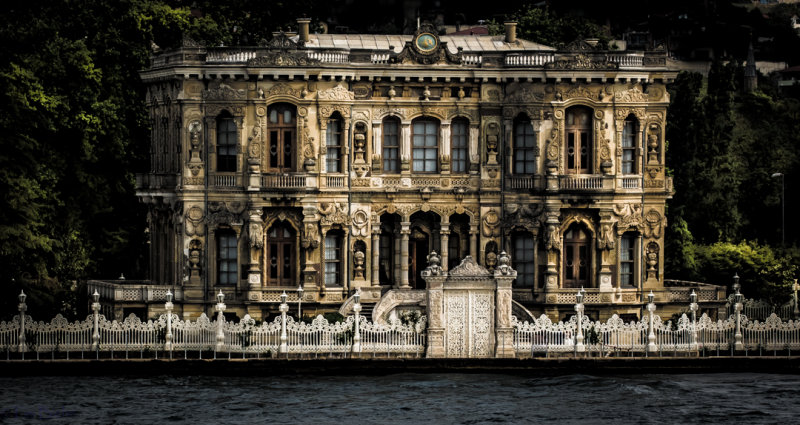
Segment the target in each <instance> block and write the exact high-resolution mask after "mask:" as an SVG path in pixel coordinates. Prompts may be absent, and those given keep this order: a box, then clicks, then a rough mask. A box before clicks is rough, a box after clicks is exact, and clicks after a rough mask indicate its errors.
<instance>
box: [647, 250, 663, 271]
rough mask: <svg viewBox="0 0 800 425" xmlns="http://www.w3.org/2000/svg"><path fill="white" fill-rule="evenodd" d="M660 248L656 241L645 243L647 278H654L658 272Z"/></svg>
mask: <svg viewBox="0 0 800 425" xmlns="http://www.w3.org/2000/svg"><path fill="white" fill-rule="evenodd" d="M659 251H660V248H659V246H658V244H657V243H655V242H650V243H649V244H647V278H648V279H656V278H657V274H658V253H659Z"/></svg>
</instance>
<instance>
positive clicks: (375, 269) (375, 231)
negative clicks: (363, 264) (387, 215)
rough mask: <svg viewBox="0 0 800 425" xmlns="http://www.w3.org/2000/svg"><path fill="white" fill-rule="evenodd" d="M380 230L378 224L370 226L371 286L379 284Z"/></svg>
mask: <svg viewBox="0 0 800 425" xmlns="http://www.w3.org/2000/svg"><path fill="white" fill-rule="evenodd" d="M380 274H381V228H380V224H377V225H376V224H374V223H373V225H372V275H371V276H372V286H378V285H380V284H381V281H380Z"/></svg>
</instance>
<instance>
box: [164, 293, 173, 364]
mask: <svg viewBox="0 0 800 425" xmlns="http://www.w3.org/2000/svg"><path fill="white" fill-rule="evenodd" d="M172 307H173V305H172V292H171V291H170V290H169V289H167V302H166V303H164V310H167V333H166V335H164V350H166V351H172Z"/></svg>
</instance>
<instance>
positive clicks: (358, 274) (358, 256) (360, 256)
mask: <svg viewBox="0 0 800 425" xmlns="http://www.w3.org/2000/svg"><path fill="white" fill-rule="evenodd" d="M365 259H366V256H365V255H364V252H363V251H355V252H354V253H353V277H354V278H356V279H363V278H364V262H365Z"/></svg>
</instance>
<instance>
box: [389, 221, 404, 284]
mask: <svg viewBox="0 0 800 425" xmlns="http://www.w3.org/2000/svg"><path fill="white" fill-rule="evenodd" d="M392 243H393V244H394V251H392V257H393V258H392V270H391V273H392V278H393V281H394V286H395V288H399V287H400V279H401V278H400V246H401V245H402V244H401V243H400V232H399V231H398V230H397V229H395V232H394V239H393V240H392Z"/></svg>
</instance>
